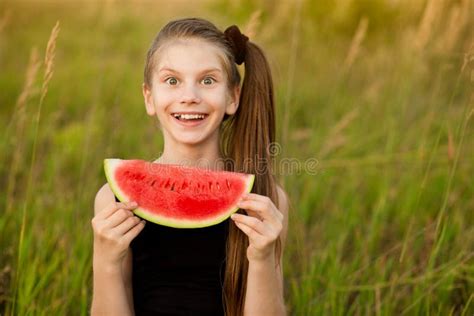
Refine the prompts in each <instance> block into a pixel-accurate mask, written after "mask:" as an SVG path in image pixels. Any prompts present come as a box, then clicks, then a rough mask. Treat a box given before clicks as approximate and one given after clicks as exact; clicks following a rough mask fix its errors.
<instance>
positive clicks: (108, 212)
mask: <svg viewBox="0 0 474 316" xmlns="http://www.w3.org/2000/svg"><path fill="white" fill-rule="evenodd" d="M137 206H138V205H137V204H136V203H133V202H129V203H119V202H111V203H110V204H109V205H107V206H106V207H105V208H104V209H103V210H101V211H100V212H97V214H96V215H95V216H94V218H93V219H92V221H91V222H92V228H93V230H94V261H95V262H97V261H99V262H100V264H105V265H108V266H113V267H119V266H120V264H121V263H122V261H123V259H124V258H125V256H126V254H127V251H128V247H129V245H130V242H131V241H132V240H133V239H134V238H135V237H136V236H137V235H138V234H139V233H140V232H141V231H142V229H143V227H145V221H144V220H141V219H140V218H139V217H137V216H135V215H134V214H133V213H132V210H133V209H135V208H136V207H137Z"/></svg>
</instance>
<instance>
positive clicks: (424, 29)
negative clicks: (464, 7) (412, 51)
mask: <svg viewBox="0 0 474 316" xmlns="http://www.w3.org/2000/svg"><path fill="white" fill-rule="evenodd" d="M442 2H443V0H429V1H428V2H427V4H426V7H425V10H424V12H423V17H422V18H421V22H420V24H419V26H418V31H417V34H416V37H415V42H414V46H415V48H416V49H417V50H422V49H423V48H424V47H425V46H426V44H427V43H428V41H429V39H430V37H431V32H432V30H433V26H434V24H435V22H436V19H437V18H438V16H439V14H440V12H441V9H442Z"/></svg>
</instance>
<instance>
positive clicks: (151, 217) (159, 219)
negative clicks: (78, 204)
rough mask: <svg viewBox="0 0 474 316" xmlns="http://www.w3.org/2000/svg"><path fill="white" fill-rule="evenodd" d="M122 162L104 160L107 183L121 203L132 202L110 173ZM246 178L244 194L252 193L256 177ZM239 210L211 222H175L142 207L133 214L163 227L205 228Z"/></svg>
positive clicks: (231, 209)
mask: <svg viewBox="0 0 474 316" xmlns="http://www.w3.org/2000/svg"><path fill="white" fill-rule="evenodd" d="M120 161H121V159H118V158H108V159H104V171H105V177H106V178H107V182H108V183H109V186H110V189H111V190H112V192H113V193H114V194H115V196H116V197H117V198H118V199H119V200H120V202H130V201H128V200H127V198H126V197H125V195H124V193H123V192H122V191H121V190H120V188H119V187H118V186H117V185H116V184H115V181H114V179H113V177H112V174H111V173H110V172H111V170H113V163H114V162H120ZM246 177H247V179H246V182H247V184H246V189H245V190H244V192H243V193H250V192H251V191H252V187H253V184H254V181H255V175H253V174H246ZM238 210H239V207H237V206H236V204H233V206H232V207H231V208H229V209H228V210H227V211H225V212H224V213H223V214H222V215H221V216H219V217H215V218H212V219H210V220H200V221H198V220H192V221H189V220H173V219H170V218H167V217H164V216H157V215H156V214H150V211H148V210H147V209H143V208H140V207H137V208H136V209H134V210H133V213H134V214H135V215H138V216H139V217H141V218H143V219H146V220H147V221H150V222H153V223H156V224H160V225H163V226H168V227H174V228H203V227H208V226H212V225H216V224H219V223H221V222H223V221H225V220H226V219H227V218H229V217H230V216H231V215H232V214H234V213H235V212H237V211H238Z"/></svg>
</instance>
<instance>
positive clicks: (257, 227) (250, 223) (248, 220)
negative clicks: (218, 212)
mask: <svg viewBox="0 0 474 316" xmlns="http://www.w3.org/2000/svg"><path fill="white" fill-rule="evenodd" d="M231 219H232V220H233V221H234V223H239V224H240V223H242V224H244V225H245V226H247V227H249V228H251V229H252V230H254V231H255V232H256V233H257V234H260V235H266V234H268V230H269V229H268V227H267V226H266V225H265V224H264V223H263V222H262V221H260V220H259V219H257V218H255V217H252V216H246V215H242V214H237V213H236V214H233V215H232V216H231Z"/></svg>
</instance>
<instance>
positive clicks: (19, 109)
mask: <svg viewBox="0 0 474 316" xmlns="http://www.w3.org/2000/svg"><path fill="white" fill-rule="evenodd" d="M40 65H41V62H40V60H39V56H38V50H37V49H36V48H33V49H32V50H31V53H30V60H29V62H28V67H27V69H26V78H25V84H24V85H23V89H22V91H21V93H20V96H19V97H18V99H17V102H16V105H15V112H16V113H15V115H14V117H15V118H16V120H15V119H14V120H12V122H15V123H16V127H15V133H14V135H13V136H12V142H13V144H14V146H15V147H14V148H15V149H14V151H13V155H12V161H11V166H10V168H9V170H10V172H9V174H8V181H7V183H8V188H7V208H6V213H8V212H9V211H10V210H11V207H12V205H13V200H14V198H13V195H14V191H15V186H16V175H17V173H18V168H19V166H20V163H21V154H22V151H23V142H22V141H23V137H22V135H23V131H24V130H25V121H26V104H27V102H28V99H29V98H30V97H31V95H32V94H33V93H34V90H35V88H34V83H35V79H36V76H37V74H38V70H39V67H40ZM12 124H13V123H12Z"/></svg>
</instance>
